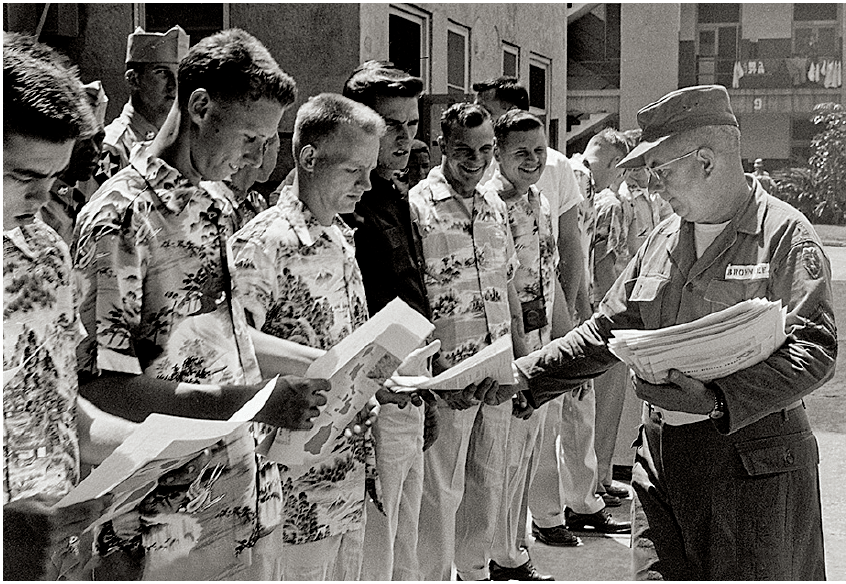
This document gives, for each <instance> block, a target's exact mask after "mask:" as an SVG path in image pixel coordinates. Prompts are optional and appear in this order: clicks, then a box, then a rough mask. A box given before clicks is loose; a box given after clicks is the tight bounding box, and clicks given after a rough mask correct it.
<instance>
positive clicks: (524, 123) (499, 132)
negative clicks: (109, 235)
mask: <svg viewBox="0 0 846 584" xmlns="http://www.w3.org/2000/svg"><path fill="white" fill-rule="evenodd" d="M538 128H540V129H541V130H543V129H544V128H543V122H541V121H540V120H539V119H538V118H537V116H534V115H532V114H530V113H529V112H524V111H522V110H509V111H507V112H505V113H504V114H502V115H501V116H499V119H497V121H496V122H494V135H495V136H496V141H497V142H498V143H503V142H505V141H507V140H508V135H509V134H511V132H529V131H531V130H536V129H538Z"/></svg>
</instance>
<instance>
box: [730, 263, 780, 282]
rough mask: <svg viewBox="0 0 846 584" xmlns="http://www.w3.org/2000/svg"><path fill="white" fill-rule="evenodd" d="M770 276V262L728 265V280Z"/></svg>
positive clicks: (758, 278) (756, 278)
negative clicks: (750, 264)
mask: <svg viewBox="0 0 846 584" xmlns="http://www.w3.org/2000/svg"><path fill="white" fill-rule="evenodd" d="M769 277H770V264H769V262H767V263H765V264H755V265H752V266H732V265H729V266H726V280H766V279H767V278H769Z"/></svg>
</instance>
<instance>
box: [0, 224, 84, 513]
mask: <svg viewBox="0 0 846 584" xmlns="http://www.w3.org/2000/svg"><path fill="white" fill-rule="evenodd" d="M83 336H84V331H83V330H82V329H81V325H80V322H79V316H78V314H77V311H76V303H75V298H74V286H73V283H72V280H71V268H70V256H69V255H68V248H67V246H66V245H65V243H64V242H63V241H62V240H61V238H60V237H59V236H58V235H57V234H56V232H55V231H53V230H52V229H50V227H48V226H47V225H45V224H44V223H43V222H42V221H41V220H40V219H36V220H35V221H34V222H33V223H31V224H29V225H25V226H19V227H15V228H14V229H11V230H9V231H5V232H4V233H3V467H4V468H3V504H4V505H5V504H6V503H8V502H9V501H14V500H16V499H23V498H25V497H30V496H33V495H44V496H47V497H48V498H49V499H52V500H54V501H58V500H59V499H61V498H62V497H63V496H64V495H65V494H67V493H68V492H69V491H70V490H71V488H73V486H74V485H75V484H76V482H77V480H78V479H79V441H78V438H77V430H76V397H77V382H76V344H77V343H78V342H79V340H80V339H81V338H82V337H83Z"/></svg>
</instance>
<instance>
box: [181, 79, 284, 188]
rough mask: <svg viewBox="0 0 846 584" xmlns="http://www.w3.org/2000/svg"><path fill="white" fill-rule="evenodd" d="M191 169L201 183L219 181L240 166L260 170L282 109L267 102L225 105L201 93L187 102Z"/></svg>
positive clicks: (235, 102) (236, 102) (271, 102)
mask: <svg viewBox="0 0 846 584" xmlns="http://www.w3.org/2000/svg"><path fill="white" fill-rule="evenodd" d="M188 112H189V115H190V116H191V120H192V122H193V125H192V128H191V165H192V166H193V167H194V169H195V170H196V171H197V173H198V174H199V175H200V176H201V177H202V179H204V180H223V179H225V178H227V177H229V176H231V175H232V174H234V173H236V172H238V170H239V169H240V168H242V167H244V166H252V167H255V168H258V167H259V166H261V163H262V158H263V153H264V150H265V146H266V144H267V143H268V142H269V141H270V140H272V139H273V138H274V136H275V135H276V134H277V126H278V125H279V121H280V120H281V119H282V114H283V112H284V108H283V107H282V105H281V104H280V103H279V102H276V101H272V100H269V99H259V100H257V101H249V100H247V101H234V102H225V101H222V100H213V99H211V97H210V96H209V95H208V93H206V92H205V90H203V89H198V90H196V91H194V93H193V94H192V95H191V98H190V99H189V101H188Z"/></svg>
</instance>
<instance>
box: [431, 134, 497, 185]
mask: <svg viewBox="0 0 846 584" xmlns="http://www.w3.org/2000/svg"><path fill="white" fill-rule="evenodd" d="M438 146H440V148H441V152H443V155H444V160H443V171H444V177H446V179H447V181H448V182H449V184H450V186H452V188H453V189H455V191H456V192H457V193H458V194H459V195H462V196H470V195H471V194H473V190H474V189H475V188H476V185H477V184H478V183H479V180H481V178H482V175H483V174H484V173H485V169H486V168H487V167H488V165H489V164H490V163H491V158H493V150H494V131H493V126H492V125H491V121H490V120H485V121H484V122H482V124H481V125H479V126H476V127H475V128H465V127H463V126H459V125H456V126H455V127H453V128H452V131H451V132H450V136H449V138H445V137H444V136H441V137H439V138H438Z"/></svg>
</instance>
